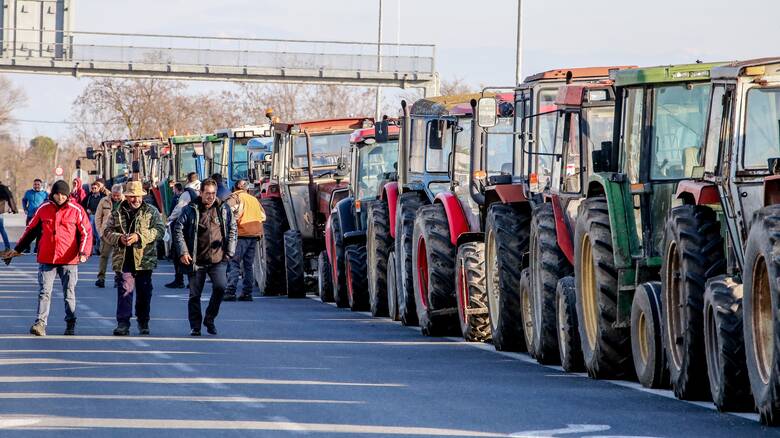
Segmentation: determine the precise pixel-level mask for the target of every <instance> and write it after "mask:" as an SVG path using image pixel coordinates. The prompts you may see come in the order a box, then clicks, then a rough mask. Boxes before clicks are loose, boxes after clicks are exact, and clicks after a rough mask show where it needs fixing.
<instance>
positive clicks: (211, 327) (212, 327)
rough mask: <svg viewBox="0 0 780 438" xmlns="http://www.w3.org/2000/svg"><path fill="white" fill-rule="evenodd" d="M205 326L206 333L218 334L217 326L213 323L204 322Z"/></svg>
mask: <svg viewBox="0 0 780 438" xmlns="http://www.w3.org/2000/svg"><path fill="white" fill-rule="evenodd" d="M203 325H205V326H206V331H207V332H208V333H209V334H210V335H216V334H217V326H215V325H214V323H213V322H206V321H203Z"/></svg>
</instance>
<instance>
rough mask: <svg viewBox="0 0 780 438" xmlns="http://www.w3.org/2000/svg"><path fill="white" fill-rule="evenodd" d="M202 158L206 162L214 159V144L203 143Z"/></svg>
mask: <svg viewBox="0 0 780 438" xmlns="http://www.w3.org/2000/svg"><path fill="white" fill-rule="evenodd" d="M203 157H204V158H206V159H207V160H213V159H214V143H212V142H210V141H204V142H203Z"/></svg>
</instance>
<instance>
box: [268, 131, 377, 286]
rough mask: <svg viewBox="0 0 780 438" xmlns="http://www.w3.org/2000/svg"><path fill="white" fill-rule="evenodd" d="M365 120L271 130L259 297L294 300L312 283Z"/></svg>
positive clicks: (343, 196)
mask: <svg viewBox="0 0 780 438" xmlns="http://www.w3.org/2000/svg"><path fill="white" fill-rule="evenodd" d="M371 124H372V121H371V119H365V118H354V119H335V120H318V121H308V122H296V123H275V124H274V126H273V136H274V144H273V152H272V157H271V160H272V174H271V177H270V178H269V180H268V183H266V184H265V185H264V190H265V191H266V193H271V194H278V195H274V196H265V197H263V198H262V199H261V201H260V202H261V203H262V205H263V208H264V209H265V214H266V221H265V223H264V224H263V230H264V237H263V245H262V246H263V251H264V254H265V256H264V258H263V259H264V262H265V266H264V268H263V269H264V274H265V285H264V289H265V293H266V294H268V295H273V294H284V293H286V294H287V296H288V297H291V298H300V297H304V296H305V295H306V291H307V289H308V287H307V286H308V285H310V284H311V285H313V283H314V282H315V281H316V279H315V275H316V271H317V258H318V256H319V255H320V253H321V252H322V250H323V249H324V248H325V224H326V222H327V219H328V216H329V215H330V212H331V211H332V210H333V207H334V206H335V205H336V203H337V202H338V201H340V200H341V199H343V198H345V197H346V196H347V195H348V188H347V176H348V173H349V163H348V160H349V155H348V154H349V139H350V135H351V134H352V133H353V132H354V131H355V129H359V128H362V127H364V126H366V127H368V126H370V125H371Z"/></svg>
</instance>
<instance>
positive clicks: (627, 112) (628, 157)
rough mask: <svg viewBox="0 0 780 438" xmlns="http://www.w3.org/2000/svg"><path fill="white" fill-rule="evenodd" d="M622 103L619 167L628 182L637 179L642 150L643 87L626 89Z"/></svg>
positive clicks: (636, 180) (633, 181) (634, 181)
mask: <svg viewBox="0 0 780 438" xmlns="http://www.w3.org/2000/svg"><path fill="white" fill-rule="evenodd" d="M625 96H626V97H625V101H624V103H623V113H624V116H623V137H622V139H621V141H622V142H623V147H622V148H621V150H622V154H623V155H622V156H621V163H620V167H621V168H622V169H623V172H624V173H625V174H626V176H627V177H628V181H629V182H630V183H632V184H633V183H636V182H638V181H639V152H640V151H641V150H642V107H643V103H644V100H645V90H644V88H634V89H629V90H627V91H626V95H625Z"/></svg>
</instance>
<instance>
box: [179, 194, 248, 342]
mask: <svg viewBox="0 0 780 438" xmlns="http://www.w3.org/2000/svg"><path fill="white" fill-rule="evenodd" d="M237 235H238V232H237V230H236V221H235V220H234V219H233V214H232V213H231V211H230V208H228V206H227V204H225V203H223V202H221V201H220V200H219V199H217V182H216V181H214V180H213V179H207V180H205V181H203V182H202V183H201V185H200V196H198V197H197V198H196V199H195V201H194V202H191V203H189V204H188V205H187V207H185V208H184V209H183V210H182V213H181V215H180V216H179V217H178V218H177V219H176V221H175V222H174V225H173V245H174V247H175V248H176V254H179V260H180V261H181V264H182V269H183V270H184V271H185V272H187V275H188V277H189V283H190V299H189V302H188V304H187V310H188V316H189V320H190V329H191V330H190V336H200V327H201V324H203V325H204V326H205V327H206V330H207V331H208V332H209V334H212V335H216V334H217V328H216V326H215V324H214V320H215V319H216V318H217V315H218V314H219V306H220V304H222V297H223V296H224V295H225V288H226V287H227V260H228V259H230V258H231V257H233V255H234V254H235V252H236V241H237ZM206 276H208V277H209V278H210V279H211V283H212V292H211V298H210V299H209V305H208V307H207V308H206V315H205V318H204V317H203V314H202V313H201V307H200V297H201V295H202V293H203V286H204V285H205V282H206Z"/></svg>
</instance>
